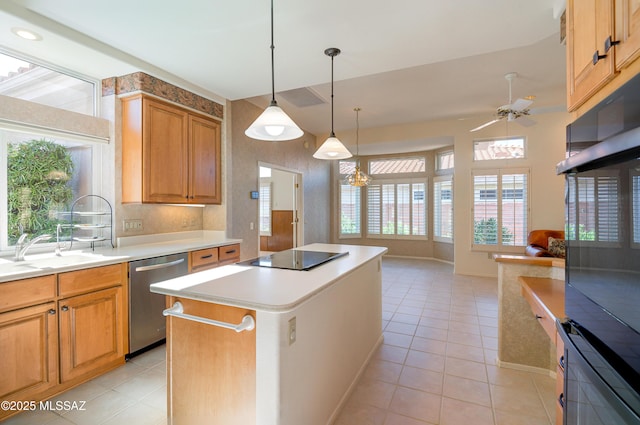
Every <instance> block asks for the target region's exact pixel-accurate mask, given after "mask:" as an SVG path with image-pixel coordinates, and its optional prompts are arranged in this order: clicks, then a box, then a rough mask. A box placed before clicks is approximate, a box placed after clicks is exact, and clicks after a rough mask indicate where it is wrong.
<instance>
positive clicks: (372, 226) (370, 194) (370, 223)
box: [367, 184, 382, 235]
mask: <svg viewBox="0 0 640 425" xmlns="http://www.w3.org/2000/svg"><path fill="white" fill-rule="evenodd" d="M381 209H382V194H381V186H380V185H379V184H372V185H369V186H367V232H368V233H369V234H370V235H380V234H382V225H381V222H382V220H381V218H382V217H381V216H380V212H381Z"/></svg>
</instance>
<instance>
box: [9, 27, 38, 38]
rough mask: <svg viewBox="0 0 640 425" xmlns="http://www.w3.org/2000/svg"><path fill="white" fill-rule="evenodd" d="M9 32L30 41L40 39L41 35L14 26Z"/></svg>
mask: <svg viewBox="0 0 640 425" xmlns="http://www.w3.org/2000/svg"><path fill="white" fill-rule="evenodd" d="M11 32H12V33H14V34H15V35H17V36H18V37H20V38H24V39H25V40H30V41H40V40H42V36H41V35H40V34H38V33H36V32H33V31H31V30H27V29H24V28H17V27H14V28H11Z"/></svg>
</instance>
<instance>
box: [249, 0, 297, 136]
mask: <svg viewBox="0 0 640 425" xmlns="http://www.w3.org/2000/svg"><path fill="white" fill-rule="evenodd" d="M274 49H275V46H274V45H273V0H271V103H270V104H269V106H268V107H267V109H265V110H264V112H263V113H262V114H260V116H259V117H258V118H256V120H255V121H254V122H253V124H251V126H250V127H249V128H247V129H246V130H245V132H244V134H246V135H247V136H249V137H251V138H252V139H258V140H267V141H272V142H279V141H283V140H293V139H297V138H298V137H300V136H302V135H303V134H304V133H303V131H302V130H300V127H298V126H297V125H296V123H295V122H293V120H292V119H291V118H289V115H287V114H286V113H285V112H284V111H283V110H282V109H281V108H280V107H279V106H278V103H277V102H276V88H275V77H274V74H275V72H274V65H273V62H274V59H273V50H274Z"/></svg>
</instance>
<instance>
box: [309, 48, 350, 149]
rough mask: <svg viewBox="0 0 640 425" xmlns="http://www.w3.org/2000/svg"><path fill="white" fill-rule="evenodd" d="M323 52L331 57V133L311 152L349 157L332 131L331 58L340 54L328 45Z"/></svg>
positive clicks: (338, 50) (336, 49)
mask: <svg viewBox="0 0 640 425" xmlns="http://www.w3.org/2000/svg"><path fill="white" fill-rule="evenodd" d="M324 54H325V55H327V56H330V57H331V134H330V135H329V138H328V139H327V140H325V142H324V143H323V144H322V145H321V146H320V147H319V148H318V150H317V151H316V152H315V153H314V154H313V157H314V158H317V159H329V160H331V159H345V158H351V156H352V155H351V152H349V150H348V149H347V148H346V147H345V146H344V145H343V144H342V142H341V141H340V140H339V139H338V138H337V137H336V135H335V133H334V132H333V58H334V57H335V56H338V55H339V54H340V49H338V48H337V47H330V48H328V49H327V50H325V51H324Z"/></svg>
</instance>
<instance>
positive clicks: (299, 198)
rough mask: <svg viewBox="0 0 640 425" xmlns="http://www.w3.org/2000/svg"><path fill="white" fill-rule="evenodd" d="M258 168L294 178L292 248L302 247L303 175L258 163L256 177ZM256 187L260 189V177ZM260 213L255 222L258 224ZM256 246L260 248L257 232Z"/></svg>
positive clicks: (261, 162)
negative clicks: (282, 173)
mask: <svg viewBox="0 0 640 425" xmlns="http://www.w3.org/2000/svg"><path fill="white" fill-rule="evenodd" d="M260 167H265V168H272V169H275V170H279V171H284V172H287V173H291V174H292V175H293V178H294V187H293V205H294V208H295V209H294V210H293V247H294V248H295V247H298V246H302V245H304V190H302V188H303V187H304V186H303V178H302V177H303V175H302V173H301V172H300V171H298V170H294V169H292V168H287V167H283V166H281V165H276V164H271V163H268V162H263V161H258V176H260ZM258 187H260V177H258ZM259 214H260V212H259V211H258V217H257V219H256V222H257V223H259V222H260V217H259ZM258 246H260V232H258Z"/></svg>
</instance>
